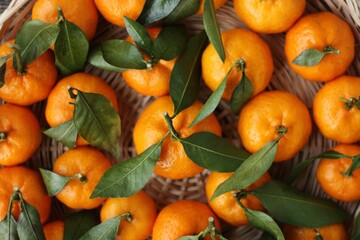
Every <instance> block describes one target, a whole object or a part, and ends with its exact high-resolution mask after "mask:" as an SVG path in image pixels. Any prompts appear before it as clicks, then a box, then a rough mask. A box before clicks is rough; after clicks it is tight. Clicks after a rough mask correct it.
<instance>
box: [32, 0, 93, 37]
mask: <svg viewBox="0 0 360 240" xmlns="http://www.w3.org/2000/svg"><path fill="white" fill-rule="evenodd" d="M59 7H61V9H62V12H63V14H64V16H65V18H66V19H67V20H68V21H70V22H72V23H74V24H75V25H77V26H78V27H79V28H80V29H81V30H82V31H83V32H84V34H85V35H86V37H87V38H88V39H89V40H91V39H93V38H94V36H95V33H96V26H97V22H98V18H99V17H98V12H97V9H96V6H95V4H94V0H76V1H73V0H37V1H36V2H35V5H34V7H33V9H32V19H38V20H42V21H44V22H47V23H54V22H56V20H57V19H58V16H59V14H58V8H59Z"/></svg>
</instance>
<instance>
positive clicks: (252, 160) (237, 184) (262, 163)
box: [211, 138, 279, 201]
mask: <svg viewBox="0 0 360 240" xmlns="http://www.w3.org/2000/svg"><path fill="white" fill-rule="evenodd" d="M278 142H279V138H278V139H276V140H273V141H271V142H269V143H267V144H266V145H264V146H263V147H262V148H261V149H260V150H259V151H257V152H255V153H254V154H252V155H250V156H249V157H248V158H247V159H246V160H245V161H244V162H243V163H242V164H241V165H240V167H239V168H238V169H236V171H235V173H234V174H233V175H232V176H231V177H230V178H228V179H227V180H226V181H225V182H223V183H221V184H220V185H219V186H218V187H217V188H216V190H215V192H214V194H213V196H212V197H211V201H212V200H214V199H215V198H216V197H218V196H220V195H221V194H224V193H226V192H230V191H232V190H242V189H244V188H246V187H248V186H250V185H251V184H253V183H254V182H256V181H257V180H258V179H260V178H261V177H262V176H263V175H264V173H265V172H266V171H267V170H268V169H269V168H270V167H271V165H272V163H273V161H274V158H275V155H276V150H277V146H278Z"/></svg>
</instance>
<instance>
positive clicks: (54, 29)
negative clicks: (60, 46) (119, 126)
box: [14, 20, 60, 66]
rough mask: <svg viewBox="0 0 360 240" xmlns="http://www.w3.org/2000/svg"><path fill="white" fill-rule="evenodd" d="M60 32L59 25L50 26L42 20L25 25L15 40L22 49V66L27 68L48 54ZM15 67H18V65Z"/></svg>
mask: <svg viewBox="0 0 360 240" xmlns="http://www.w3.org/2000/svg"><path fill="white" fill-rule="evenodd" d="M59 31H60V28H59V25H58V23H52V24H49V23H45V22H42V21H40V20H32V21H29V22H26V23H24V25H23V26H22V27H21V29H20V31H19V32H18V34H17V35H16V38H15V44H17V45H18V46H19V47H20V48H21V57H22V64H23V65H24V66H26V65H27V64H29V63H30V62H32V61H33V60H35V59H36V58H38V57H39V56H40V55H41V54H43V53H44V52H46V50H48V49H49V48H50V46H51V45H52V44H54V43H55V40H56V38H57V36H58V34H59ZM14 59H15V58H14ZM14 62H16V61H15V60H14ZM14 66H17V65H16V63H15V64H14Z"/></svg>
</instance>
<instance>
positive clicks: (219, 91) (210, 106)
mask: <svg viewBox="0 0 360 240" xmlns="http://www.w3.org/2000/svg"><path fill="white" fill-rule="evenodd" d="M227 78H228V76H226V77H225V78H224V79H223V80H222V82H221V83H220V85H219V86H218V87H217V88H216V89H215V91H214V92H213V93H212V94H211V95H210V97H209V98H208V100H207V101H206V102H205V104H204V106H203V107H202V108H201V110H200V112H199V113H198V114H197V115H196V117H195V119H194V121H193V122H192V123H191V124H190V127H192V126H194V125H196V124H197V123H199V122H201V121H202V120H204V119H205V118H206V117H208V116H209V115H210V114H211V113H212V112H214V110H215V109H216V107H217V106H218V105H219V103H220V101H221V97H222V95H223V94H224V91H225V87H226V81H227Z"/></svg>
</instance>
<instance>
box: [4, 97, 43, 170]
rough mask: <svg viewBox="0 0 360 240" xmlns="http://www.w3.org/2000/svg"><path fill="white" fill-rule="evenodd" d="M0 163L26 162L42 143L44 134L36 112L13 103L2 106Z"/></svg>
mask: <svg viewBox="0 0 360 240" xmlns="http://www.w3.org/2000/svg"><path fill="white" fill-rule="evenodd" d="M1 132H4V133H5V134H6V135H7V136H6V139H5V141H3V142H1V141H0V152H1V154H0V165H3V166H13V165H17V164H21V163H23V162H26V161H27V160H28V159H30V157H31V156H32V155H33V154H34V153H35V151H36V149H38V147H39V146H40V144H41V139H42V134H41V129H40V125H39V122H38V120H37V118H36V116H35V114H34V113H33V112H32V111H30V110H29V109H27V108H24V107H20V106H17V105H13V104H10V103H8V104H5V105H2V106H0V133H1Z"/></svg>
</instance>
